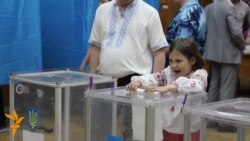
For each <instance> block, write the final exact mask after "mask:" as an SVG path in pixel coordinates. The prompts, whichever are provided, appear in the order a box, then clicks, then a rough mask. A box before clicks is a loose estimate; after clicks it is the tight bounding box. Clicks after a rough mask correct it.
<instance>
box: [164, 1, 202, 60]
mask: <svg viewBox="0 0 250 141" xmlns="http://www.w3.org/2000/svg"><path fill="white" fill-rule="evenodd" d="M175 2H177V3H178V4H180V6H181V8H180V9H179V11H178V12H177V14H176V16H175V17H174V19H173V20H172V22H171V24H170V25H169V26H168V29H167V32H166V38H167V41H168V42H169V44H172V43H173V41H174V40H176V39H178V38H193V39H194V40H195V42H196V43H197V47H198V50H199V51H200V53H201V55H202V54H203V53H204V43H205V33H206V16H205V12H204V9H203V8H202V6H201V5H200V4H199V2H198V0H175Z"/></svg>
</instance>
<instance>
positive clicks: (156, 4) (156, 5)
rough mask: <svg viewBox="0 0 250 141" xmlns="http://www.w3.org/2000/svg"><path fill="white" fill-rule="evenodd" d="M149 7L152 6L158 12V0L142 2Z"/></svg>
mask: <svg viewBox="0 0 250 141" xmlns="http://www.w3.org/2000/svg"><path fill="white" fill-rule="evenodd" d="M144 1H145V2H146V3H148V4H149V5H151V6H153V7H154V8H155V9H156V10H157V11H159V10H160V0H144Z"/></svg>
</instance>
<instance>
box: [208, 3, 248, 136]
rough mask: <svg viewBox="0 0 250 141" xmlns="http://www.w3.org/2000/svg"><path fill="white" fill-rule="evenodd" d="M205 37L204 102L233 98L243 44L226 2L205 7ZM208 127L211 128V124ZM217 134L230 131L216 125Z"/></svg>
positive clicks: (241, 35)
mask: <svg viewBox="0 0 250 141" xmlns="http://www.w3.org/2000/svg"><path fill="white" fill-rule="evenodd" d="M205 12H206V16H207V36H206V43H205V53H204V59H205V60H208V61H209V64H210V71H211V73H210V87H209V89H208V102H215V101H221V100H227V99H232V98H234V94H235V87H236V82H237V78H238V73H239V71H238V66H239V65H240V64H241V60H242V55H243V50H244V47H245V41H244V38H243V34H242V25H240V24H239V22H238V19H237V17H236V11H235V8H234V5H233V4H232V2H231V1H230V0H216V1H214V2H213V3H211V4H209V5H208V6H207V7H205ZM211 126H212V125H211ZM218 129H219V131H229V132H230V131H231V132H233V131H234V128H233V127H226V126H219V128H218Z"/></svg>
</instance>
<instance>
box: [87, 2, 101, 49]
mask: <svg viewBox="0 0 250 141" xmlns="http://www.w3.org/2000/svg"><path fill="white" fill-rule="evenodd" d="M99 15H100V7H99V8H98V9H97V10H96V15H95V19H94V23H93V27H92V30H91V34H90V39H89V43H90V44H92V45H94V46H96V47H101V25H100V24H101V23H100V16H99Z"/></svg>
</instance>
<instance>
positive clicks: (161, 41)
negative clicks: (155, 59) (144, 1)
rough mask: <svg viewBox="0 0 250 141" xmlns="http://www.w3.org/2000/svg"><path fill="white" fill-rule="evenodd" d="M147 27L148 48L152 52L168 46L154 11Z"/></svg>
mask: <svg viewBox="0 0 250 141" xmlns="http://www.w3.org/2000/svg"><path fill="white" fill-rule="evenodd" d="M148 27H149V28H148V40H149V46H150V48H151V50H152V51H153V52H154V51H156V50H158V49H160V48H163V47H167V46H169V44H168V42H167V40H166V37H165V35H164V32H163V28H162V25H161V21H160V17H159V14H158V12H157V11H154V12H153V14H152V16H151V18H150V19H149V22H148Z"/></svg>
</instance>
